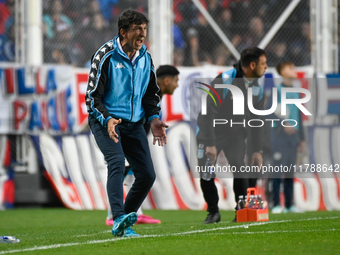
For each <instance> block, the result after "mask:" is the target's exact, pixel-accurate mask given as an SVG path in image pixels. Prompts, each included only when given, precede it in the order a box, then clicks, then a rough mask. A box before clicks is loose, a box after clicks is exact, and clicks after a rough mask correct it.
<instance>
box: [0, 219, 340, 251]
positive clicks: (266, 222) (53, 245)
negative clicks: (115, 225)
mask: <svg viewBox="0 0 340 255" xmlns="http://www.w3.org/2000/svg"><path fill="white" fill-rule="evenodd" d="M338 218H340V217H326V218H321V217H317V218H308V219H301V220H296V221H311V220H328V219H338ZM284 222H293V220H280V221H264V222H255V223H250V224H242V225H236V226H229V227H219V228H211V229H200V230H192V231H186V232H180V233H170V234H164V235H143V236H139V237H132V238H129V237H127V238H109V239H102V240H93V241H86V242H77V243H63V244H52V245H44V246H35V247H32V248H25V249H17V250H10V251H1V252H0V254H10V253H17V252H26V251H38V250H49V249H55V248H61V247H68V246H76V245H84V244H97V243H107V242H117V241H125V240H129V239H136V238H150V237H165V236H181V235H190V234H197V233H204V232H211V231H218V230H228V229H235V228H244V226H249V227H250V226H260V225H267V224H275V223H284ZM331 230H332V231H335V230H337V229H331ZM310 231H311V230H308V232H310ZM314 231H315V230H314ZM105 232H107V231H105ZM105 232H100V233H105ZM281 232H285V230H283V231H277V232H276V231H267V232H264V231H259V232H257V233H281ZM287 232H299V231H287ZM301 232H303V230H301ZM234 233H238V234H241V233H240V232H234ZM244 233H246V234H253V233H256V232H249V231H247V232H242V234H244ZM223 234H227V233H223Z"/></svg>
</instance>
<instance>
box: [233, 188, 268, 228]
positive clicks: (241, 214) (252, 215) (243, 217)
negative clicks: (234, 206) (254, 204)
mask: <svg viewBox="0 0 340 255" xmlns="http://www.w3.org/2000/svg"><path fill="white" fill-rule="evenodd" d="M255 191H256V189H255V188H248V189H247V200H246V205H245V208H244V209H241V210H237V211H236V221H237V222H248V221H269V214H268V208H265V209H249V208H248V201H249V198H250V195H256V194H255Z"/></svg>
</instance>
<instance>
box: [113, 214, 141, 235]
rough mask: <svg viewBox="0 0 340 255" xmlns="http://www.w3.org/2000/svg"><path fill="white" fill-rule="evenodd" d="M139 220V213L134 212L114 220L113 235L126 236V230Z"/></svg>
mask: <svg viewBox="0 0 340 255" xmlns="http://www.w3.org/2000/svg"><path fill="white" fill-rule="evenodd" d="M137 219H138V216H137V213H135V212H132V213H129V214H123V215H122V216H119V217H118V218H116V219H115V220H114V224H113V227H112V235H114V236H124V235H125V230H126V229H127V228H128V227H130V226H132V225H133V224H135V223H136V221H137Z"/></svg>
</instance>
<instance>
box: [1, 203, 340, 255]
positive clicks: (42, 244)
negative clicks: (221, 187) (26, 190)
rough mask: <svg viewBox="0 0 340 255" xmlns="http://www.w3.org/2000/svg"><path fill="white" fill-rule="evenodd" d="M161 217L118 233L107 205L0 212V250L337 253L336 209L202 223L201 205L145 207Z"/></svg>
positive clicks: (228, 215) (228, 214) (226, 215)
mask: <svg viewBox="0 0 340 255" xmlns="http://www.w3.org/2000/svg"><path fill="white" fill-rule="evenodd" d="M144 213H145V214H148V215H151V216H153V217H156V218H158V219H161V220H162V224H159V225H136V226H134V227H133V228H134V230H135V231H136V232H137V233H139V234H141V235H142V236H141V237H137V238H117V237H113V236H112V234H111V228H110V227H108V226H106V225H105V216H106V211H73V210H68V209H64V208H53V209H47V208H46V209H45V208H44V209H14V210H8V211H1V212H0V235H12V236H15V237H17V238H19V239H20V240H21V242H20V243H17V244H0V254H27V255H30V254H39V255H40V254H81V255H86V254H91V255H92V254H134V255H139V254H194V255H199V254H209V255H211V254H244V255H245V254H261V255H262V254H290V255H293V254H304V255H309V254H322V255H325V254H340V212H339V211H330V212H325V211H324V212H308V213H299V214H292V213H289V214H279V215H272V214H270V216H269V217H270V221H268V222H262V223H259V222H252V223H232V222H231V220H232V219H233V217H234V212H233V211H221V215H222V221H221V222H220V223H218V224H210V225H205V224H202V222H203V220H204V219H205V217H206V215H207V213H206V212H204V211H163V210H152V211H148V210H145V211H144Z"/></svg>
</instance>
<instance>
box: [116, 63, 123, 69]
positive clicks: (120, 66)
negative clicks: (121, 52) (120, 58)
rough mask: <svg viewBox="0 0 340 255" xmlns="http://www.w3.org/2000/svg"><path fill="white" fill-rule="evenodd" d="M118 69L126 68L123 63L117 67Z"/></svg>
mask: <svg viewBox="0 0 340 255" xmlns="http://www.w3.org/2000/svg"><path fill="white" fill-rule="evenodd" d="M117 68H125V66H124V65H123V63H118V64H117V66H116V69H117Z"/></svg>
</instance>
